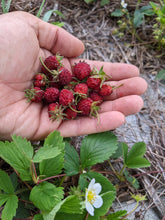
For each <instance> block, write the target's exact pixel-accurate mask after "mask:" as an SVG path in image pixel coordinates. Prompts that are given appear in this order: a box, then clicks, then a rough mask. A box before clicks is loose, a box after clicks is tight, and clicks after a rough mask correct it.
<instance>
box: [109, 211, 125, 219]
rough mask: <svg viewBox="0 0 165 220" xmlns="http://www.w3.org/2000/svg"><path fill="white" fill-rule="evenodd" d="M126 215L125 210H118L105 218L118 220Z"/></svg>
mask: <svg viewBox="0 0 165 220" xmlns="http://www.w3.org/2000/svg"><path fill="white" fill-rule="evenodd" d="M126 214H127V211H126V210H120V211H117V212H115V213H111V214H109V215H108V216H107V220H120V219H121V217H123V216H124V215H126Z"/></svg>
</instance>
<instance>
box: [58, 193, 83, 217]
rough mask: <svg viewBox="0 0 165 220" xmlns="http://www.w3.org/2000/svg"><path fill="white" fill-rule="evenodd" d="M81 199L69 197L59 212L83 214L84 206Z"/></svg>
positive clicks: (74, 196) (73, 196)
mask: <svg viewBox="0 0 165 220" xmlns="http://www.w3.org/2000/svg"><path fill="white" fill-rule="evenodd" d="M80 202H81V201H80V199H79V198H78V196H76V195H72V196H68V197H67V198H66V200H65V202H64V203H63V204H62V205H61V208H60V210H59V212H65V213H70V214H81V213H82V205H81V204H80Z"/></svg>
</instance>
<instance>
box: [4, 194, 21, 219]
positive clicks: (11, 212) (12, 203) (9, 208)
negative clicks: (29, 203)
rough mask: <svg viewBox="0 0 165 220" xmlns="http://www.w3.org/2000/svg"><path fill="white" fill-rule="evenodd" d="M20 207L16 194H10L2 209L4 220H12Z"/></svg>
mask: <svg viewBox="0 0 165 220" xmlns="http://www.w3.org/2000/svg"><path fill="white" fill-rule="evenodd" d="M17 207H18V198H17V196H16V195H10V196H8V200H7V202H6V204H5V207H4V209H3V211H2V215H1V219H2V220H12V219H13V217H14V216H15V214H16V209H17Z"/></svg>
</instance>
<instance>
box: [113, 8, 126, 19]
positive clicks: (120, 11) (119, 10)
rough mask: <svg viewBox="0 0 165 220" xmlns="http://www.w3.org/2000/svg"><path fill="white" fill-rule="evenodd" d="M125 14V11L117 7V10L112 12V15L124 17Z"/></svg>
mask: <svg viewBox="0 0 165 220" xmlns="http://www.w3.org/2000/svg"><path fill="white" fill-rule="evenodd" d="M123 15H124V13H123V11H122V10H121V9H119V8H117V9H115V11H113V12H112V13H111V16H112V17H122V16H123Z"/></svg>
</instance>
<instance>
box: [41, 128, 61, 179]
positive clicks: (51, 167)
mask: <svg viewBox="0 0 165 220" xmlns="http://www.w3.org/2000/svg"><path fill="white" fill-rule="evenodd" d="M50 145H52V147H53V148H54V149H58V150H60V151H61V153H60V154H59V155H58V156H56V157H54V158H52V159H47V160H43V161H42V162H40V164H39V170H40V174H41V175H44V176H45V177H50V176H55V175H57V174H59V173H61V170H62V168H63V163H64V148H65V142H64V141H63V137H62V136H61V135H60V132H58V131H54V132H52V133H51V134H50V135H48V137H47V138H46V139H45V141H44V147H45V148H46V147H48V146H50Z"/></svg>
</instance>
